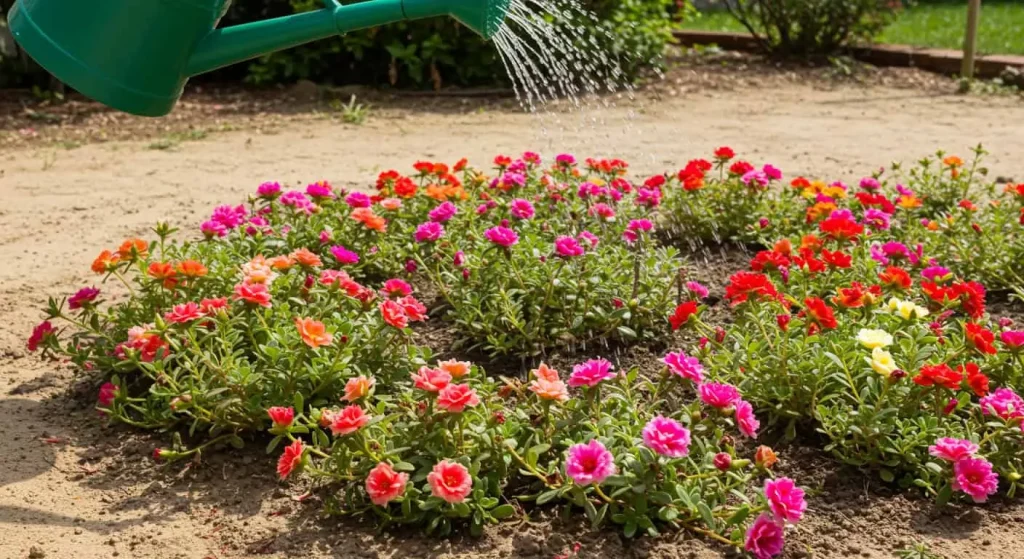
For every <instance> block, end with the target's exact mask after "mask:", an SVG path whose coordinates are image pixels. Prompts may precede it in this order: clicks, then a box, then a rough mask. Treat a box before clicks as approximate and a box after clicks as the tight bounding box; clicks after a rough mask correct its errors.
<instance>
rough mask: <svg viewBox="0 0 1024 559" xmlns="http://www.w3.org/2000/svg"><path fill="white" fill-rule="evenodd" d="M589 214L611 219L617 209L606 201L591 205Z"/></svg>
mask: <svg viewBox="0 0 1024 559" xmlns="http://www.w3.org/2000/svg"><path fill="white" fill-rule="evenodd" d="M587 214H588V215H591V216H595V215H596V216H598V217H600V218H603V219H605V220H607V221H611V220H612V219H614V218H615V210H614V209H612V207H611V206H609V205H608V204H605V203H604V202H601V203H598V204H594V205H593V206H591V207H590V210H588V211H587Z"/></svg>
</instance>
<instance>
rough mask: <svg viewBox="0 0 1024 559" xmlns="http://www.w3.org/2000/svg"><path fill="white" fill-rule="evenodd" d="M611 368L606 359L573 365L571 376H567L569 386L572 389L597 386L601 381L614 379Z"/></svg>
mask: <svg viewBox="0 0 1024 559" xmlns="http://www.w3.org/2000/svg"><path fill="white" fill-rule="evenodd" d="M613 368H614V367H612V364H611V363H610V362H609V361H607V360H606V359H591V360H589V361H587V362H586V363H580V364H579V365H575V366H573V368H572V374H571V375H569V386H572V387H574V388H575V387H580V386H590V387H593V386H597V385H598V383H600V382H601V381H604V380H609V379H613V378H615V373H614V372H613V371H612V369H613Z"/></svg>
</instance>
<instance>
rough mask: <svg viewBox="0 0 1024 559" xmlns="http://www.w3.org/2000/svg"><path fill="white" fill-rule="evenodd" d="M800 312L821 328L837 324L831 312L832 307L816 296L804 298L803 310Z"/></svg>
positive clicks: (828, 327)
mask: <svg viewBox="0 0 1024 559" xmlns="http://www.w3.org/2000/svg"><path fill="white" fill-rule="evenodd" d="M800 314H802V315H804V316H807V317H808V318H809V319H810V320H811V321H813V323H814V324H816V325H817V326H819V327H821V328H826V329H832V328H835V327H836V326H838V323H837V322H836V317H835V315H834V314H833V313H832V308H831V307H829V306H828V305H827V304H825V301H823V300H821V299H820V298H818V297H808V298H806V299H804V311H803V312H801V313H800Z"/></svg>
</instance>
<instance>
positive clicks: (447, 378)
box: [412, 366, 452, 393]
mask: <svg viewBox="0 0 1024 559" xmlns="http://www.w3.org/2000/svg"><path fill="white" fill-rule="evenodd" d="M412 382H413V384H414V385H415V386H416V388H419V389H420V390H426V391H427V392H435V393H436V392H440V391H441V390H442V389H444V388H445V387H446V386H448V385H449V384H450V383H451V382H452V375H451V374H450V373H448V372H447V371H442V370H440V369H431V368H430V367H427V366H423V367H420V370H419V371H416V372H415V373H413V374H412Z"/></svg>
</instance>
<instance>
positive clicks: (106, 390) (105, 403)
mask: <svg viewBox="0 0 1024 559" xmlns="http://www.w3.org/2000/svg"><path fill="white" fill-rule="evenodd" d="M117 390H118V388H117V385H116V384H114V383H112V382H106V383H103V386H101V387H100V393H99V396H98V397H97V403H98V404H99V406H100V407H102V408H109V407H110V406H111V405H112V404H113V403H114V400H115V399H116V398H117Z"/></svg>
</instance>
